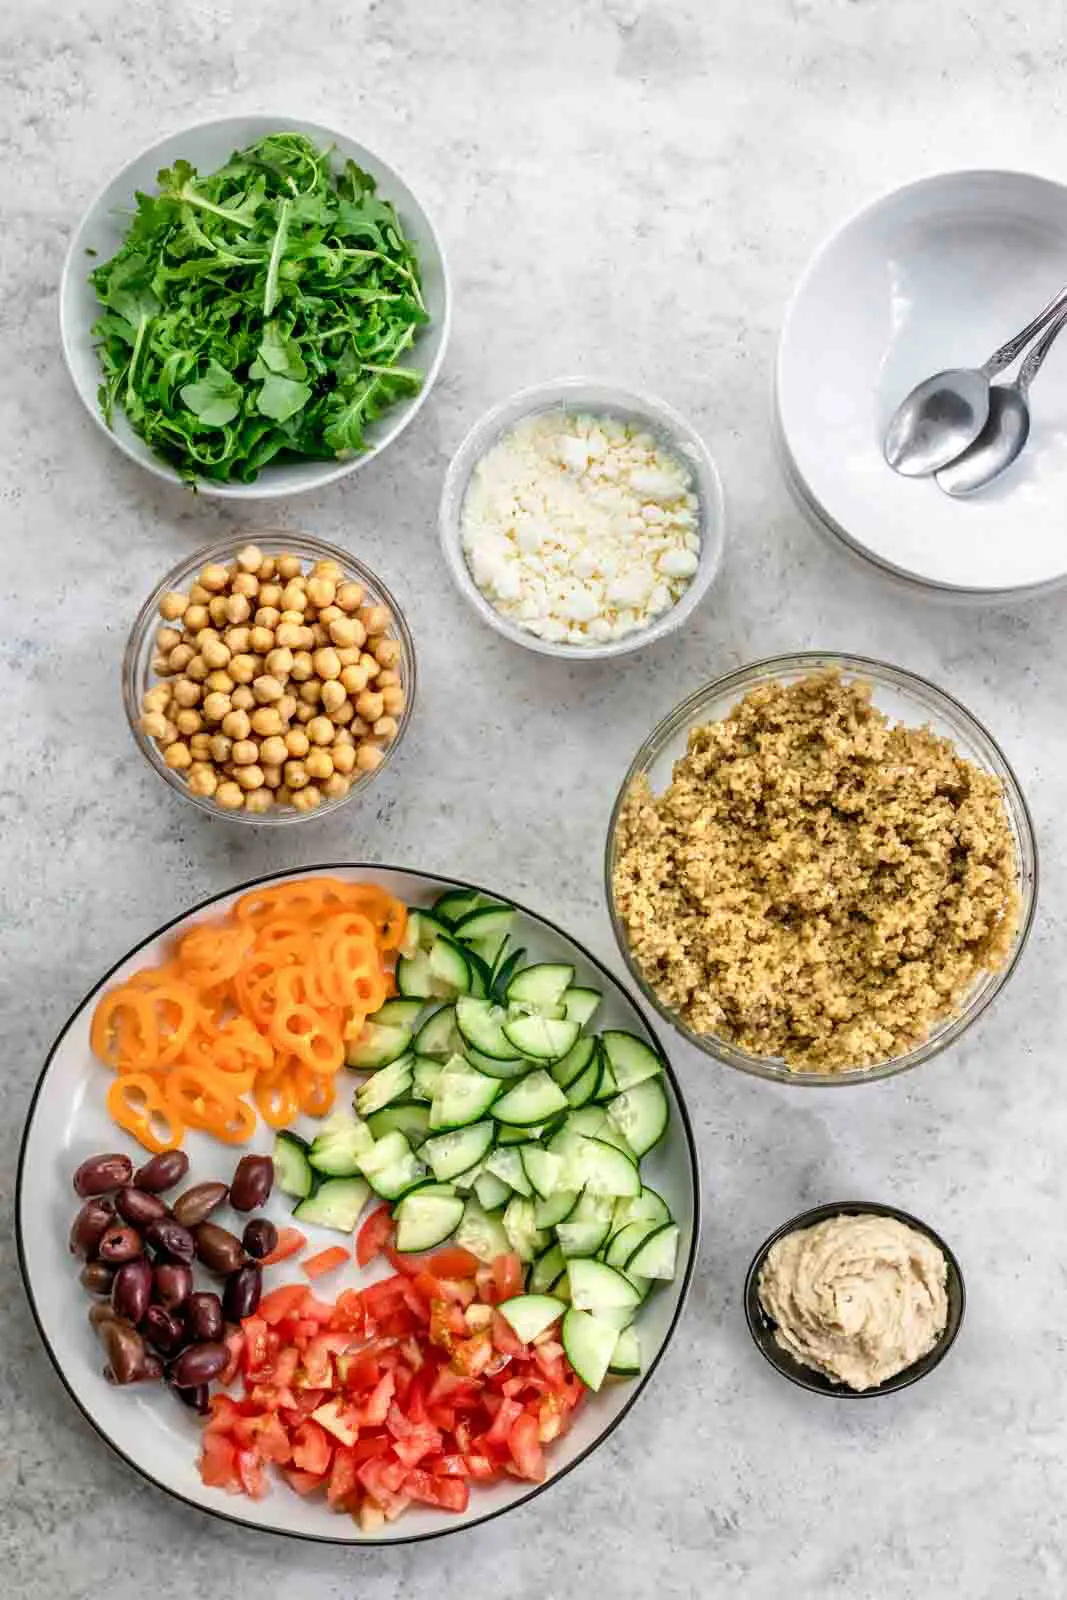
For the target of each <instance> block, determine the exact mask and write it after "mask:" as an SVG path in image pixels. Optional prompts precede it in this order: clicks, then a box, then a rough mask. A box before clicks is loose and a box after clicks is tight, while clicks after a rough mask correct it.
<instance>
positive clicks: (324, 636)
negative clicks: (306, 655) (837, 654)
mask: <svg viewBox="0 0 1067 1600" xmlns="http://www.w3.org/2000/svg"><path fill="white" fill-rule="evenodd" d="M304 632H305V634H310V635H311V637H310V639H309V640H308V649H309V650H321V649H322V648H323V647H324V646H325V645H328V644H329V642H330V635H329V633H328V632H327V631H326V629H325V628H324V627H323V625H322V623H321V622H313V623H312V624H311V626H310V628H305V629H304Z"/></svg>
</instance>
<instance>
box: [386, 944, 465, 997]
mask: <svg viewBox="0 0 1067 1600" xmlns="http://www.w3.org/2000/svg"><path fill="white" fill-rule="evenodd" d="M396 986H397V988H398V989H399V990H400V993H401V994H402V995H408V996H411V997H413V998H417V999H420V1000H432V999H434V998H435V997H439V998H441V999H451V998H452V997H453V995H457V994H466V993H467V991H468V989H469V988H470V986H471V969H470V965H469V963H468V961H467V958H466V956H465V955H464V953H463V951H462V950H461V949H460V947H459V945H458V944H453V942H452V940H451V939H449V938H448V937H447V936H446V935H444V934H442V936H441V937H440V938H439V939H438V940H437V941H436V943H435V944H434V946H433V948H432V949H431V950H429V951H426V950H416V951H415V953H414V955H411V956H401V957H400V959H399V960H398V961H397V964H396Z"/></svg>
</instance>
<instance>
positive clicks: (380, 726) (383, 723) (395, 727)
mask: <svg viewBox="0 0 1067 1600" xmlns="http://www.w3.org/2000/svg"><path fill="white" fill-rule="evenodd" d="M371 732H372V733H373V734H374V737H375V738H376V739H384V741H385V743H386V744H392V742H393V740H394V739H395V738H396V736H397V734H398V733H399V732H400V724H399V722H397V720H396V718H395V717H379V718H378V720H377V722H376V723H375V724H374V727H373V728H372V729H371Z"/></svg>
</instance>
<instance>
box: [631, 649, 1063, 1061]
mask: <svg viewBox="0 0 1067 1600" xmlns="http://www.w3.org/2000/svg"><path fill="white" fill-rule="evenodd" d="M828 668H837V669H839V670H840V671H841V672H842V673H844V674H845V676H846V677H847V678H861V679H863V680H864V681H866V682H868V683H870V684H871V685H872V687H873V702H874V704H875V705H876V706H877V707H878V709H879V710H880V711H882V712H883V713H884V714H885V715H886V716H888V717H889V719H890V720H891V721H893V722H902V723H905V724H906V725H908V726H912V727H918V726H923V725H925V726H928V727H930V728H931V729H932V730H933V731H934V732H935V733H937V734H941V735H943V736H944V737H947V738H949V739H951V740H952V742H953V744H954V745H955V746H956V748H957V749H958V750H959V751H960V753H961V754H962V755H963V756H964V757H965V758H966V759H967V760H968V761H971V762H973V763H974V765H975V766H977V767H980V768H981V769H982V771H984V772H988V773H991V774H992V775H993V776H994V777H996V778H999V779H1000V782H1001V785H1002V787H1003V793H1004V802H1005V805H1006V807H1007V812H1008V821H1009V824H1010V826H1011V831H1012V837H1013V838H1014V841H1015V853H1016V872H1017V877H1018V886H1019V898H1020V907H1019V920H1018V924H1017V926H1016V930H1015V936H1014V939H1013V941H1012V948H1011V953H1010V954H1009V956H1008V958H1007V960H1006V961H1005V962H1004V964H1003V966H1002V967H1000V968H999V969H998V970H997V971H996V972H987V973H983V974H982V975H981V977H979V978H978V979H977V981H976V982H975V984H974V987H973V988H972V989H971V992H970V993H969V994H968V996H967V998H966V1000H965V1001H964V1003H963V1005H962V1007H961V1009H960V1010H959V1011H957V1012H956V1013H955V1014H954V1015H953V1016H950V1017H945V1018H944V1019H943V1020H942V1021H940V1022H938V1023H936V1024H935V1026H934V1028H933V1029H932V1031H931V1032H930V1033H929V1034H928V1036H927V1037H926V1038H925V1039H924V1040H923V1041H922V1043H921V1044H918V1045H916V1046H915V1047H914V1048H913V1049H911V1050H908V1051H906V1052H905V1053H904V1054H902V1055H897V1056H891V1057H890V1058H889V1059H887V1060H885V1061H879V1062H876V1063H875V1064H874V1065H873V1066H864V1067H855V1068H850V1069H846V1070H845V1071H842V1072H803V1071H795V1070H794V1069H793V1068H791V1067H789V1066H787V1064H786V1063H785V1061H783V1060H782V1059H781V1058H780V1057H776V1056H757V1055H753V1054H751V1053H750V1052H749V1051H747V1050H743V1049H741V1048H740V1046H738V1045H736V1044H734V1043H733V1042H732V1041H731V1040H728V1039H724V1038H721V1037H720V1036H719V1035H717V1034H698V1033H694V1032H693V1031H692V1029H690V1028H689V1027H687V1026H686V1024H685V1023H684V1022H683V1021H682V1020H681V1018H680V1017H679V1016H678V1014H677V1013H676V1012H675V1011H673V1010H671V1009H670V1008H669V1007H668V1006H665V1005H664V1004H663V1002H662V1001H661V1000H660V999H659V998H658V996H657V994H656V992H655V990H654V989H653V988H652V987H651V985H650V984H649V982H648V981H647V979H646V978H645V976H644V973H643V972H642V971H641V968H640V967H639V965H638V963H637V961H636V960H635V958H634V957H633V955H632V954H631V951H630V946H629V940H628V939H627V935H626V927H625V924H624V922H623V919H622V917H621V916H620V914H619V911H618V909H617V907H616V905H615V895H614V891H613V887H612V884H613V879H614V872H615V839H616V829H617V824H618V819H619V814H620V812H621V810H622V807H623V804H624V802H625V799H626V796H627V794H628V792H629V789H630V785H631V784H632V783H633V782H634V780H635V779H636V778H638V777H642V776H644V777H646V778H647V779H648V781H649V784H650V785H651V787H652V790H653V793H656V794H659V793H662V791H663V790H664V789H665V788H666V787H667V785H668V784H669V783H670V781H671V774H672V770H673V767H674V763H675V761H677V760H678V759H679V757H681V756H682V755H684V754H685V749H686V742H687V737H688V733H689V729H690V728H692V727H694V726H701V725H703V724H704V723H709V722H719V721H721V720H722V719H723V718H724V717H725V716H726V715H727V714H728V713H729V712H730V710H731V709H732V708H733V707H734V706H735V705H736V704H737V702H738V701H739V700H740V699H741V698H742V697H743V696H744V695H746V694H748V692H749V691H750V690H751V689H755V688H758V687H759V686H760V685H762V684H768V683H787V684H788V683H795V682H796V681H797V680H798V679H800V678H804V677H807V676H808V675H809V674H810V673H813V672H820V671H824V670H826V669H828ZM604 871H605V887H606V893H607V902H608V912H609V915H610V917H611V925H612V929H613V931H614V934H615V939H616V942H617V943H618V946H619V950H620V951H621V953H622V956H623V959H624V960H625V962H626V965H627V967H628V968H629V970H630V974H631V976H632V977H633V980H634V982H635V983H636V984H637V986H638V988H639V989H640V990H641V992H642V994H643V995H644V996H645V998H646V999H647V1000H648V1002H649V1004H650V1005H652V1006H654V1007H655V1008H656V1010H657V1011H658V1012H659V1014H660V1016H661V1017H663V1018H664V1019H665V1020H666V1021H667V1022H669V1023H671V1024H672V1026H673V1027H675V1028H677V1029H678V1032H679V1033H681V1034H683V1035H684V1036H685V1038H686V1039H688V1040H689V1043H690V1044H692V1045H695V1046H696V1048H697V1049H698V1050H701V1051H703V1053H704V1054H705V1055H708V1056H713V1057H714V1058H715V1060H716V1061H722V1062H724V1063H725V1065H726V1066H728V1067H736V1068H737V1069H738V1070H739V1071H741V1072H749V1073H752V1074H753V1075H754V1076H755V1077H758V1078H770V1079H772V1080H774V1081H775V1082H777V1083H790V1084H797V1085H799V1086H804V1085H815V1086H819V1087H823V1086H826V1087H839V1088H843V1087H845V1086H847V1085H849V1084H854V1083H875V1082H877V1081H878V1080H879V1079H880V1078H890V1077H893V1076H894V1075H895V1074H896V1073H898V1072H907V1071H908V1070H909V1069H910V1068H911V1067H918V1066H921V1065H922V1064H923V1063H924V1062H926V1061H929V1060H931V1058H932V1057H933V1056H936V1055H938V1054H939V1053H940V1052H941V1051H942V1050H944V1049H946V1048H947V1047H948V1046H949V1045H950V1044H953V1043H955V1041H956V1040H957V1039H959V1038H960V1037H961V1036H962V1035H963V1034H964V1033H966V1031H967V1029H968V1028H969V1027H970V1026H971V1024H972V1023H974V1022H976V1021H977V1019H978V1018H979V1017H980V1016H981V1014H982V1012H983V1011H984V1010H985V1008H986V1007H987V1006H988V1005H989V1004H990V1003H991V1002H992V1001H993V999H994V998H995V997H996V996H997V995H998V994H999V993H1000V991H1001V989H1002V988H1003V987H1004V985H1005V984H1006V983H1007V981H1008V979H1009V978H1010V977H1011V975H1012V973H1013V972H1014V971H1015V968H1016V966H1017V964H1018V961H1019V957H1020V956H1021V955H1022V952H1023V947H1024V945H1025V944H1026V940H1027V937H1028V935H1029V933H1030V928H1031V925H1032V923H1033V920H1034V912H1035V909H1036V906H1037V882H1038V865H1037V840H1036V839H1035V837H1034V825H1033V821H1032V819H1031V817H1030V812H1029V809H1028V807H1027V804H1026V801H1025V799H1024V798H1023V794H1022V790H1021V789H1020V788H1019V783H1018V780H1017V778H1016V776H1015V774H1014V772H1013V771H1012V769H1011V767H1010V766H1009V765H1008V761H1007V758H1006V757H1005V755H1004V753H1003V751H1002V750H1001V749H1000V747H999V745H997V744H996V743H995V742H994V740H993V739H992V738H991V736H990V735H989V734H988V733H987V732H986V730H985V729H984V728H983V727H982V725H981V723H980V722H978V721H977V720H976V719H975V718H974V717H973V716H972V715H971V713H970V712H969V711H968V710H967V709H966V708H965V707H964V706H962V705H960V703H959V701H958V700H954V699H953V698H952V696H951V695H948V694H946V693H945V691H944V690H943V689H938V688H936V687H935V686H934V685H933V684H932V683H928V682H927V681H926V680H925V679H924V678H920V677H918V676H917V675H916V674H915V673H912V672H907V671H906V670H905V669H904V668H902V667H894V666H890V665H888V664H887V663H885V662H882V661H871V660H868V659H867V658H866V657H865V656H846V655H835V654H832V653H829V652H823V651H804V652H800V653H799V654H797V655H788V656H773V657H770V658H769V659H767V660H765V661H755V662H753V663H751V664H750V665H749V666H746V667H740V668H739V669H738V670H737V671H736V672H731V673H729V674H728V675H727V676H726V677H724V678H719V679H717V680H716V681H715V682H714V683H709V684H705V685H704V687H703V688H701V689H698V690H697V691H696V693H695V694H691V695H690V696H689V698H688V699H687V700H683V701H682V703H681V705H679V706H676V707H675V709H674V710H673V711H672V712H670V714H669V715H668V716H666V717H664V719H663V721H662V722H661V723H659V725H658V726H657V727H656V728H654V729H653V730H652V732H651V733H650V734H649V736H648V738H647V739H646V740H645V742H644V744H643V745H642V746H641V748H640V750H638V752H637V754H636V755H635V756H634V758H633V760H632V761H631V763H630V768H629V771H628V772H627V774H626V777H625V778H624V779H623V782H622V786H621V788H620V790H619V793H618V796H617V798H616V801H615V805H614V807H613V809H612V813H611V821H610V823H609V824H608V838H607V847H606V851H605V863H604Z"/></svg>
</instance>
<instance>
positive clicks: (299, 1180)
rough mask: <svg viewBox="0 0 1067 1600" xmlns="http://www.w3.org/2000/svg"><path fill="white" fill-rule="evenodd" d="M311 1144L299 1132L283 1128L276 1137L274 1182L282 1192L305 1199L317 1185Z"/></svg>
mask: <svg viewBox="0 0 1067 1600" xmlns="http://www.w3.org/2000/svg"><path fill="white" fill-rule="evenodd" d="M310 1149H311V1146H310V1145H309V1144H308V1143H307V1141H306V1140H304V1139H301V1137H300V1135H299V1134H298V1133H289V1132H288V1130H286V1129H283V1130H282V1131H281V1132H280V1133H278V1134H277V1135H276V1136H275V1139H274V1152H273V1159H274V1182H275V1183H276V1184H277V1186H278V1188H279V1189H280V1190H281V1192H282V1194H291V1195H296V1196H297V1197H298V1198H299V1199H301V1200H302V1199H303V1198H304V1197H305V1196H306V1195H309V1194H310V1193H311V1191H312V1189H313V1188H314V1187H315V1173H314V1171H313V1169H312V1166H311V1162H310V1161H309V1160H308V1152H309V1151H310Z"/></svg>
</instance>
